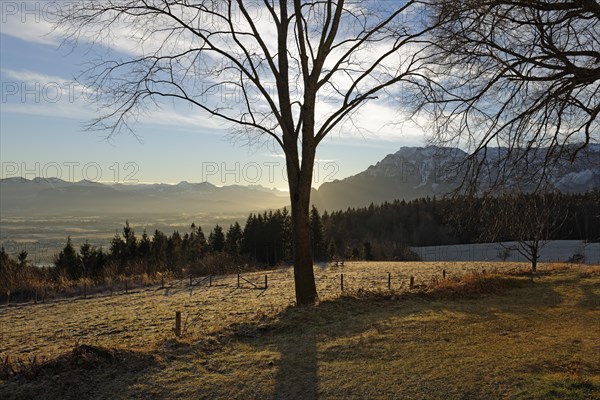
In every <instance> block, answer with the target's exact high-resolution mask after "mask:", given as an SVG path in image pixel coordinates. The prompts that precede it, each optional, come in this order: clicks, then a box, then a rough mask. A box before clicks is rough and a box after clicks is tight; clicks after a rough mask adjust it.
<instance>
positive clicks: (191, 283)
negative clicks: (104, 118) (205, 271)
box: [190, 275, 193, 287]
mask: <svg viewBox="0 0 600 400" xmlns="http://www.w3.org/2000/svg"><path fill="white" fill-rule="evenodd" d="M192 286H193V282H192V276H191V275H190V287H192Z"/></svg>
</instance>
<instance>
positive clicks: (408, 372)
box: [0, 263, 600, 399]
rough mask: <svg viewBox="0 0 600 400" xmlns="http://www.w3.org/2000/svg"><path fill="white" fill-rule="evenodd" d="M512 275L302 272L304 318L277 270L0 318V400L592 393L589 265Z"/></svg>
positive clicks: (598, 361)
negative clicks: (178, 332) (311, 283)
mask: <svg viewBox="0 0 600 400" xmlns="http://www.w3.org/2000/svg"><path fill="white" fill-rule="evenodd" d="M527 268H528V266H527V265H526V264H483V263H347V265H346V266H344V267H323V268H321V267H317V268H316V273H317V279H318V286H319V293H320V296H321V301H320V303H319V304H318V305H317V306H314V307H308V308H297V307H290V303H291V301H292V300H293V290H292V287H291V271H290V270H289V269H279V270H276V271H271V272H268V274H269V288H268V289H267V290H266V291H263V290H260V289H256V288H253V287H252V286H251V285H249V284H247V283H246V284H245V285H244V287H242V288H240V289H238V288H237V287H236V283H237V282H236V277H235V276H228V277H221V278H220V279H218V280H216V281H215V283H216V284H218V285H220V286H216V287H212V288H208V287H195V288H194V290H193V291H192V294H191V295H190V292H189V290H188V288H187V287H186V286H185V283H183V282H182V284H181V285H180V286H177V287H176V288H175V289H173V290H170V292H169V293H168V294H167V293H165V290H160V289H158V288H153V289H152V290H147V291H140V292H137V293H133V294H128V295H115V296H113V297H99V298H92V299H87V300H83V299H82V300H67V301H60V302H56V303H51V304H38V305H20V306H14V307H13V306H11V307H7V308H1V309H0V326H1V327H2V328H1V329H0V334H1V335H2V337H1V339H0V356H1V357H2V360H0V363H2V362H3V361H5V357H6V356H7V355H9V354H10V355H11V357H12V359H14V360H16V358H17V357H20V358H21V359H22V360H24V361H23V362H22V363H21V365H20V366H19V365H14V368H15V369H17V370H18V369H19V367H20V368H21V371H22V373H21V374H20V375H17V376H13V377H10V378H7V377H6V376H5V378H0V398H27V397H39V396H41V397H44V398H75V397H80V398H211V399H212V398H261V399H262V398H278V399H279V398H323V399H342V398H343V399H347V398H406V399H429V398H448V399H454V398H456V399H459V398H469V399H490V398H517V399H518V398H540V399H542V398H544V399H546V398H569V399H571V398H574V399H577V398H581V399H588V398H598V396H599V393H600V357H599V355H600V341H599V339H598V337H600V324H599V323H598V321H600V269H598V267H586V266H575V267H568V266H563V265H555V264H542V265H541V266H540V275H539V277H537V278H535V279H534V281H533V282H532V281H531V280H530V278H529V276H527V274H524V273H522V271H526V270H527ZM443 269H445V270H446V272H447V279H446V280H444V279H442V278H441V271H442V270H443ZM483 270H485V271H486V272H485V273H482V271H483ZM342 272H343V273H344V277H345V279H344V280H345V282H344V283H345V289H346V291H345V292H344V293H341V292H340V287H339V284H340V282H339V280H340V278H339V276H340V274H341V273H342ZM388 272H390V273H392V289H393V290H392V291H388V290H387V273H388ZM410 275H413V276H415V284H416V287H414V288H412V289H410V288H408V285H407V281H408V277H409V276H410ZM246 278H248V279H249V280H251V281H253V282H256V283H257V284H258V285H260V284H264V274H258V273H257V274H253V275H250V276H246ZM251 287H252V288H251ZM175 310H180V311H182V313H183V320H184V336H183V337H181V338H175V336H174V335H173V333H172V331H171V329H172V326H173V319H174V318H173V317H174V314H175ZM76 343H78V346H75V344H76ZM33 354H38V355H42V354H44V355H45V356H46V357H47V358H48V359H49V360H50V361H46V362H40V361H39V360H37V361H36V365H33V366H32V365H30V364H31V359H29V358H28V357H29V356H31V355H33ZM27 360H29V361H27ZM28 362H29V364H28ZM40 364H41V365H40ZM1 379H5V381H4V382H2V381H1Z"/></svg>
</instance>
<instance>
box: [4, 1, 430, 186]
mask: <svg viewBox="0 0 600 400" xmlns="http://www.w3.org/2000/svg"><path fill="white" fill-rule="evenodd" d="M0 3H1V12H2V15H1V18H0V19H1V25H0V49H1V50H0V51H1V53H0V81H1V84H2V99H1V103H0V107H1V108H0V121H1V122H0V157H1V161H2V176H1V178H7V177H11V176H26V177H28V178H31V177H33V176H34V175H38V176H45V177H60V178H62V179H64V180H80V179H84V178H87V179H90V180H96V181H103V182H136V181H137V182H165V183H177V182H180V181H189V182H200V181H204V180H208V181H209V182H211V183H214V184H217V185H224V184H236V183H237V184H261V185H263V186H267V187H278V188H281V189H286V185H287V184H286V182H285V179H284V175H285V173H284V169H283V168H284V165H285V162H284V159H283V157H282V152H281V150H280V149H278V148H277V147H275V146H274V145H273V143H271V142H270V141H263V142H262V143H261V144H260V145H252V146H247V145H246V144H244V142H243V139H240V140H237V141H236V140H234V139H233V138H232V137H231V135H229V134H228V133H229V131H228V130H227V128H225V127H223V125H222V124H221V123H220V122H219V121H216V120H215V119H214V118H213V119H210V118H208V116H207V115H206V114H204V113H203V112H201V111H200V110H197V109H192V108H189V107H181V106H180V105H173V104H168V103H167V104H161V106H160V108H159V109H154V108H151V109H150V110H149V111H148V115H145V116H142V117H141V118H140V121H139V122H138V123H137V124H135V125H134V126H133V129H134V133H135V136H134V135H132V134H128V133H121V134H118V135H115V136H113V137H112V138H111V139H110V140H106V138H105V137H106V134H107V133H106V132H94V131H87V130H85V124H86V123H88V122H89V121H91V120H92V119H93V118H94V117H96V116H98V111H97V109H96V104H95V103H94V102H93V101H90V98H93V93H88V92H86V91H85V90H84V88H83V87H82V86H78V85H76V84H75V77H77V76H79V75H80V73H81V72H82V71H83V70H84V65H85V63H86V62H88V61H90V60H91V59H92V58H94V57H97V56H101V57H108V58H111V57H126V56H127V53H126V52H124V53H118V52H117V51H115V50H113V49H105V48H100V47H93V48H89V47H86V46H85V45H82V46H80V47H77V48H75V49H73V48H71V47H60V46H59V44H60V41H59V39H58V38H57V37H56V36H55V35H52V34H51V33H50V27H51V20H52V18H50V17H48V15H47V14H46V12H47V10H45V9H44V2H41V3H40V2H27V3H25V2H9V1H1V2H0ZM40 4H41V5H40ZM117 39H118V38H117ZM380 111H381V110H380ZM384 111H385V110H384ZM371 117H372V118H373V119H374V120H377V119H378V118H380V117H379V116H378V115H371ZM363 128H364V126H363ZM414 145H423V140H422V133H421V132H420V131H419V130H418V129H417V128H414V127H412V128H404V129H403V128H402V127H392V128H390V127H381V126H379V127H378V126H367V129H366V130H364V129H363V130H362V131H361V132H347V133H343V134H342V133H336V134H333V135H332V136H331V137H328V138H326V139H325V141H324V142H323V143H321V145H320V146H319V149H318V152H317V167H316V169H317V170H316V173H315V179H314V186H315V187H318V186H319V185H320V184H321V183H323V182H324V181H327V180H332V179H342V178H344V177H347V176H350V175H353V174H356V173H358V172H360V171H362V170H364V169H366V168H367V167H368V166H369V165H371V164H374V163H376V162H377V161H379V160H381V159H382V158H383V157H384V156H385V155H387V154H389V153H393V152H396V151H397V150H398V149H399V148H400V147H401V146H414Z"/></svg>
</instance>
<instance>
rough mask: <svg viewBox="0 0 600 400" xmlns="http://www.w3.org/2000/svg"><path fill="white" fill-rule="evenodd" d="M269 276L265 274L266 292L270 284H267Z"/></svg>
mask: <svg viewBox="0 0 600 400" xmlns="http://www.w3.org/2000/svg"><path fill="white" fill-rule="evenodd" d="M267 279H268V278H267V274H265V290H267V287H268V284H267Z"/></svg>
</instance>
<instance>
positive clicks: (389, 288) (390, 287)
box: [388, 272, 392, 290]
mask: <svg viewBox="0 0 600 400" xmlns="http://www.w3.org/2000/svg"><path fill="white" fill-rule="evenodd" d="M388 290H392V274H391V273H390V272H388Z"/></svg>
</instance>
